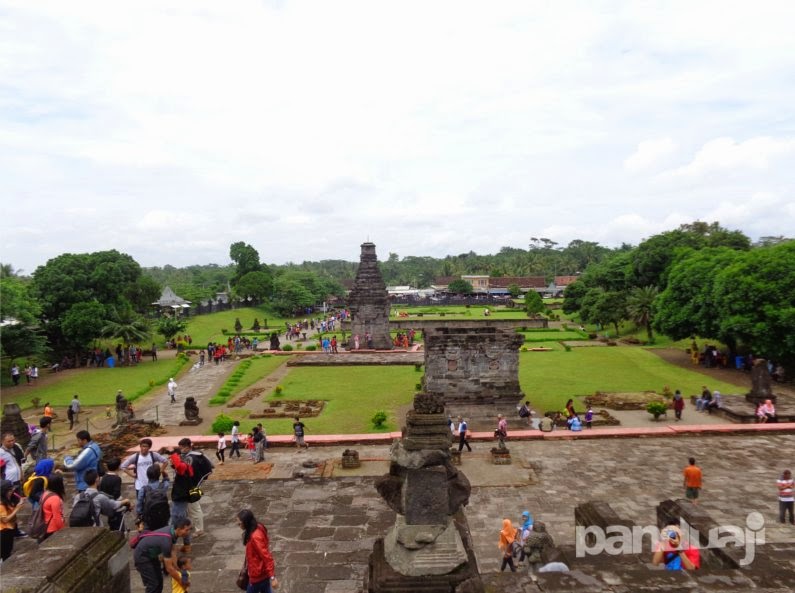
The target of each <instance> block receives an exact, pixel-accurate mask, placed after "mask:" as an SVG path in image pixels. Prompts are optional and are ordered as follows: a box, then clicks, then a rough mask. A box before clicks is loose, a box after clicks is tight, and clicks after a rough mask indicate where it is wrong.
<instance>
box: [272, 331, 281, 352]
mask: <svg viewBox="0 0 795 593" xmlns="http://www.w3.org/2000/svg"><path fill="white" fill-rule="evenodd" d="M270 342H271V343H270V349H271V350H278V349H279V348H280V347H281V342H279V334H277V333H276V332H273V333H272V334H271V338H270Z"/></svg>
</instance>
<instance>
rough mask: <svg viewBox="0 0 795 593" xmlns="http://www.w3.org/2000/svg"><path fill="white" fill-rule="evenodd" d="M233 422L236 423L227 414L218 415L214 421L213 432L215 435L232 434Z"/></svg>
mask: <svg viewBox="0 0 795 593" xmlns="http://www.w3.org/2000/svg"><path fill="white" fill-rule="evenodd" d="M233 422H234V420H232V419H231V418H230V417H229V416H227V415H226V414H218V415H217V416H216V417H215V420H214V421H213V425H212V427H211V430H212V431H213V433H215V434H217V433H219V432H223V433H225V434H229V433H230V432H232V423H233Z"/></svg>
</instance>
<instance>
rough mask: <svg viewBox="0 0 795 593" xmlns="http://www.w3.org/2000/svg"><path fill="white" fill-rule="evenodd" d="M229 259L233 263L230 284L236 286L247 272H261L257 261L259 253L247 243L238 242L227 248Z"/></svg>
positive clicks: (260, 265) (260, 266)
mask: <svg viewBox="0 0 795 593" xmlns="http://www.w3.org/2000/svg"><path fill="white" fill-rule="evenodd" d="M229 258H230V259H231V260H232V261H233V262H235V265H236V269H235V275H234V277H233V278H232V284H236V283H237V282H238V281H239V280H240V279H241V278H242V277H243V276H245V275H246V274H248V273H249V272H261V271H262V264H260V261H259V253H258V252H257V250H256V249H254V248H253V247H252V246H251V245H249V244H248V243H243V241H238V242H237V243H232V245H231V246H230V247H229Z"/></svg>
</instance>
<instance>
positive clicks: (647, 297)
mask: <svg viewBox="0 0 795 593" xmlns="http://www.w3.org/2000/svg"><path fill="white" fill-rule="evenodd" d="M656 298H657V287H656V286H642V287H635V288H633V289H632V291H631V292H630V293H629V298H628V299H627V313H628V315H629V317H630V318H631V319H632V321H634V322H635V323H637V324H638V325H639V326H641V327H643V328H645V329H646V335H647V336H648V337H649V342H653V341H654V332H653V330H652V319H653V317H654V299H656ZM616 333H618V329H617V328H616Z"/></svg>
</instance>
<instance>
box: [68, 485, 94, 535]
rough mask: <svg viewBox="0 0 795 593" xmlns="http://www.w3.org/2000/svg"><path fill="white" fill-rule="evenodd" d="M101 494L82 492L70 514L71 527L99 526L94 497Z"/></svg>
mask: <svg viewBox="0 0 795 593" xmlns="http://www.w3.org/2000/svg"><path fill="white" fill-rule="evenodd" d="M97 494H99V493H98V492H95V493H94V494H88V493H86V492H81V493H80V496H79V497H78V499H77V502H75V504H74V506H73V507H72V512H71V513H70V514H69V527H94V526H97V525H99V524H100V523H99V518H98V517H97V509H96V507H95V506H94V497H95V496H96V495H97Z"/></svg>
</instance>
